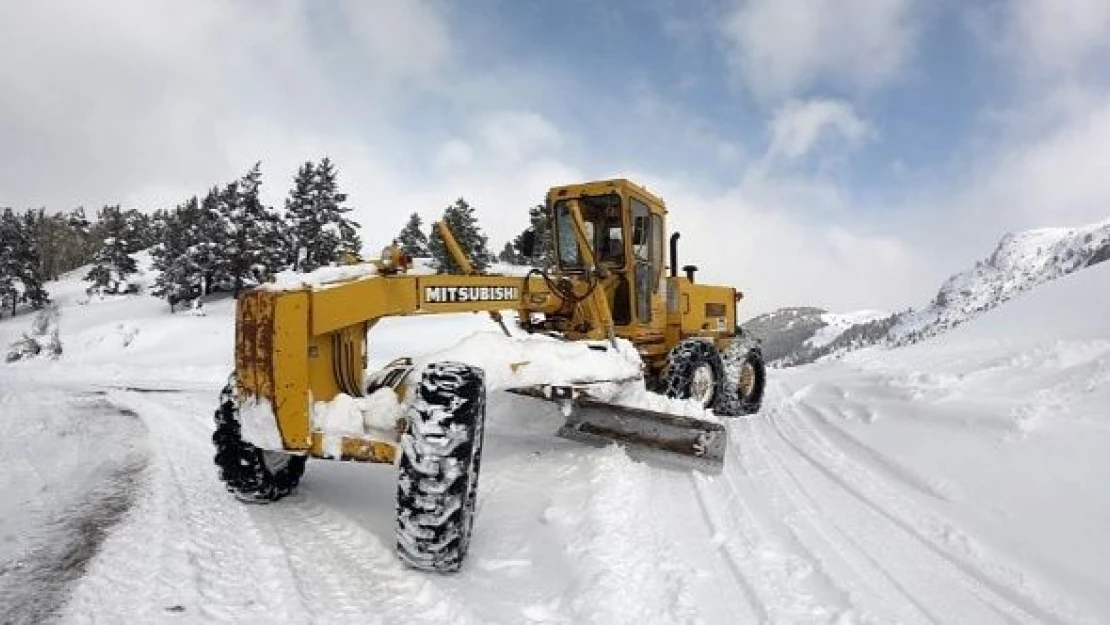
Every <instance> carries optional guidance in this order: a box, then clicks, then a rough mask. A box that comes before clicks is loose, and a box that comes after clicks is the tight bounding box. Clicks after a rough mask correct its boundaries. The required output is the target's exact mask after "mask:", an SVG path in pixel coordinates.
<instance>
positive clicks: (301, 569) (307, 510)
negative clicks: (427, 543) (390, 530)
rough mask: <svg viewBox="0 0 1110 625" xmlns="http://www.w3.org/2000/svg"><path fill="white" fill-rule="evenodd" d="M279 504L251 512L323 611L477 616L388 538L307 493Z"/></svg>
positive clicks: (426, 618)
mask: <svg viewBox="0 0 1110 625" xmlns="http://www.w3.org/2000/svg"><path fill="white" fill-rule="evenodd" d="M282 504H289V505H282ZM282 504H278V505H267V506H259V507H257V508H256V509H255V510H254V511H253V513H254V516H255V517H256V518H261V519H264V520H265V523H266V524H267V525H269V526H271V527H272V528H273V530H274V531H275V532H276V533H277V535H278V536H279V539H280V544H281V546H282V548H283V549H284V550H285V553H286V554H287V556H288V558H289V562H290V564H291V566H292V569H293V572H294V574H295V575H296V577H297V579H298V580H299V583H298V588H299V589H301V591H302V592H303V593H304V594H305V595H306V596H310V597H312V598H313V601H312V602H311V604H312V605H317V606H319V605H324V606H329V608H330V610H331V611H332V612H331V613H329V615H328V619H334V618H337V617H343V618H351V619H365V618H367V616H368V615H373V616H375V617H377V619H378V620H379V622H382V623H399V624H403V623H447V622H450V623H460V624H463V625H465V624H468V623H478V622H480V621H479V619H477V618H476V617H475V616H474V615H473V614H472V613H471V611H470V609H469V608H468V607H467V606H465V605H464V604H462V603H460V602H459V601H457V600H456V599H455V598H454V597H452V596H451V595H450V594H449V593H447V592H445V591H443V590H442V589H440V588H439V584H438V581H439V579H440V578H439V577H438V576H436V575H433V574H428V573H421V572H417V571H414V570H412V569H410V568H408V567H406V566H405V565H404V564H402V563H401V562H400V561H399V560H398V559H397V557H396V556H395V555H394V553H393V549H392V546H388V547H387V546H386V545H385V544H383V543H382V541H381V539H379V538H378V537H377V536H376V535H374V534H372V533H371V532H369V531H367V530H365V529H363V528H362V527H361V526H359V525H358V524H357V523H356V522H354V521H353V520H351V519H348V518H345V517H344V516H343V515H341V514H338V513H335V512H333V511H331V510H328V509H327V508H326V507H325V506H322V505H320V504H318V503H316V502H314V501H312V500H311V498H310V497H309V496H307V495H294V496H292V497H290V498H289V499H287V500H283V501H282ZM306 537H310V538H311V539H312V540H305V539H306ZM336 611H338V614H335V612H336Z"/></svg>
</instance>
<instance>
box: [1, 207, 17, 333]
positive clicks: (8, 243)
mask: <svg viewBox="0 0 1110 625" xmlns="http://www.w3.org/2000/svg"><path fill="white" fill-rule="evenodd" d="M19 239H20V234H19V220H18V218H16V216H15V213H14V212H12V209H10V208H5V209H4V212H3V213H0V314H3V312H4V311H5V310H8V309H11V313H12V314H13V315H14V314H15V306H16V304H17V303H18V302H19V289H18V287H17V280H18V277H19V274H20V268H19V261H18V248H19Z"/></svg>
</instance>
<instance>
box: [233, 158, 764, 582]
mask: <svg viewBox="0 0 1110 625" xmlns="http://www.w3.org/2000/svg"><path fill="white" fill-rule="evenodd" d="M547 209H548V219H549V222H548V226H549V228H548V231H549V232H550V237H549V243H548V245H550V246H551V251H553V257H554V264H553V266H551V267H545V268H536V269H533V270H532V271H531V272H530V273H528V274H527V275H526V276H524V277H520V276H506V275H491V274H483V273H479V272H476V271H475V270H474V269H473V265H472V263H471V262H470V259H468V258H467V257H466V254H465V253H464V252H463V250H462V249H461V247H460V246H459V245H458V243H457V241H456V240H455V237H454V236H453V233H452V232H451V231H450V229H449V228H448V227H447V226H446V225H445V224H443V223H438V224H436V227H437V228H438V230H439V233H440V235H441V236H442V238H443V240H444V243H445V246H446V248H447V250H448V252H449V254H450V256H451V258H452V261H453V264H454V265H455V266H456V267H457V268H458V271H457V272H455V273H448V274H443V273H440V274H425V273H420V272H415V271H413V270H412V269H411V261H410V259H407V258H406V257H405V256H404V255H403V254H401V253H400V251H399V250H397V249H396V248H387V249H386V250H385V252H384V253H383V255H382V258H381V259H380V260H377V261H374V262H373V263H365V264H362V265H354V266H349V267H344V268H327V269H326V270H321V271H319V272H317V273H316V274H310V275H307V276H304V277H303V279H302V280H299V281H294V282H293V283H288V282H285V283H282V284H268V285H262V286H260V287H258V288H255V289H253V290H252V291H250V292H248V293H246V294H244V295H243V296H241V298H240V300H239V302H238V305H237V317H236V346H235V373H234V375H233V376H232V379H231V381H230V382H229V385H228V387H227V388H225V390H224V393H223V397H222V402H221V405H220V408H219V409H218V410H217V412H216V425H217V427H216V432H215V434H214V435H213V440H214V442H215V445H216V451H217V453H216V463H217V465H218V467H219V470H220V477H221V479H222V480H223V481H224V482H225V484H226V486H227V488H228V489H229V490H230V491H231V492H233V493H235V494H236V495H237V496H239V497H240V498H244V499H249V500H254V501H274V500H277V499H280V498H282V497H284V496H285V495H287V494H289V493H290V492H292V490H293V489H294V488H295V487H296V485H297V483H298V482H299V480H300V478H301V475H302V473H303V471H304V467H305V461H306V459H307V458H308V457H313V458H323V459H337V460H354V461H362V462H371V463H385V464H394V465H396V466H397V468H398V473H399V475H398V491H397V532H396V536H397V551H398V555H399V556H400V557H401V558H402V559H403V560H404V561H405V562H407V563H408V564H410V565H412V566H414V567H416V568H420V569H425V570H433V571H453V570H457V569H458V568H459V567H460V566H461V564H462V561H463V559H464V558H465V556H466V552H467V549H468V546H469V540H470V530H471V526H472V522H473V514H474V503H475V498H476V493H477V483H478V470H479V467H480V458H481V452H482V446H483V430H484V425H483V424H484V416H485V402H486V389H485V375H484V372H483V371H482V369H480V368H479V367H476V366H474V365H472V364H468V363H463V362H431V363H428V364H426V365H425V366H422V367H418V366H416V365H415V364H414V361H413V360H411V359H399V360H397V361H394V362H393V363H390V364H389V365H388V366H386V367H385V368H384V369H382V370H381V371H378V372H374V373H367V372H366V371H365V369H366V362H367V349H368V342H367V332H368V331H369V330H370V329H371V328H372V327H373V326H374V325H375V324H376V323H377V322H378V321H380V320H381V319H383V318H386V317H393V316H405V315H427V314H442V313H458V312H484V313H488V314H490V315H491V316H492V317H493V318H494V319H495V320H496V321H497V322H498V323H499V324H501V327H502V328H503V329H504V330H505V332H506V334H511V333H510V332H509V331H508V328H507V326H506V325H505V318H504V317H502V313H503V312H505V311H512V312H514V313H515V318H516V325H517V326H518V328H519V329H520V330H522V331H523V332H524V333H530V334H540V333H542V334H545V335H550V336H554V337H557V338H558V339H559V340H560V341H564V342H569V343H575V344H579V345H581V346H582V348H583V349H584V350H587V351H590V352H598V351H601V352H605V351H612V352H619V351H620V347H621V345H622V344H623V343H622V342H624V341H627V342H628V343H630V344H631V346H633V347H634V348H635V352H636V354H637V355H638V358H639V362H640V363H642V364H640V366H639V368H638V370H634V371H632V372H631V374H630V375H625V376H623V377H621V378H619V379H606V378H603V377H602V378H599V377H598V376H597V375H592V374H591V373H590V372H588V371H585V372H583V374H582V376H581V378H580V379H573V380H566V379H560V380H551V381H544V380H541V381H535V380H532V381H531V382H530V383H528V384H526V385H521V386H519V387H513V388H509V389H506V390H509V391H511V392H514V393H517V394H520V395H526V396H531V397H535V398H537V399H541V400H546V401H553V402H556V403H557V404H559V406H560V408H561V409H562V412H563V414H564V415H565V417H566V422H565V424H564V425H563V426H562V427H561V428H560V430H559V432H558V434H559V435H560V436H563V437H566V438H570V439H574V440H579V441H584V442H587V443H594V444H612V443H616V444H619V445H622V446H624V447H625V448H626V449H628V450H630V451H632V452H634V453H638V454H641V455H642V454H644V453H650V454H652V455H654V456H655V457H659V458H663V459H669V460H671V461H678V462H680V463H684V464H688V465H692V466H693V467H694V468H696V469H700V470H706V471H711V472H712V471H719V470H720V467H721V464H722V463H723V460H724V453H725V448H726V444H727V431H726V429H725V427H724V425H723V424H722V422H721V421H720V420H719V418H718V417H730V416H737V415H743V414H751V413H754V412H756V411H758V409H759V407H760V404H761V402H762V396H763V386H764V377H765V370H764V366H763V361H762V357H761V354H760V351H759V348H758V346H756V345H751V344H749V343H747V342H746V341H744V340H743V339H742V337H740V336H739V331H738V328H737V324H736V320H737V317H736V305H737V302H738V301H739V300H740V299H741V294H740V293H739V292H738V291H736V290H735V289H733V288H731V287H724V286H709V285H702V284H697V283H696V281H695V273H696V268H695V267H693V266H686V267H684V268H683V273H684V275H679V272H678V238H679V237H678V234H677V233H675V234H672V235H671V236H670V238H668V237H667V232H666V218H667V210H666V207H665V205H664V203H663V201H662V200H661V199H660V198H658V197H656V196H655V195H653V194H652V193H650V192H648V191H647V190H646V189H644V188H643V187H641V186H639V185H636V184H634V183H632V182H630V181H627V180H605V181H599V182H589V183H584V184H575V185H569V186H562V187H555V188H553V189H551V190H550V191H549V193H548V195H547ZM526 244H527V243H526ZM668 266H669V272H668V271H667V268H668ZM514 366H515V365H514ZM624 386H637V387H639V388H642V389H645V390H650V391H653V392H655V393H657V394H658V395H661V396H664V397H666V398H672V399H675V400H686V401H685V402H684V408H683V410H678V411H660V410H658V409H657V406H658V405H659V402H651V403H650V405H635V404H632V405H629V404H628V403H627V402H623V403H621V402H613V401H610V399H611V398H612V397H613V396H614V393H613V389H614V388H617V389H620V388H621V387H624ZM599 389H605V392H604V393H601V392H599ZM690 404H693V405H694V406H695V407H697V408H698V409H703V410H704V411H705V412H704V414H694V415H691V414H690V410H689V409H688V407H689V405H690ZM663 405H667V404H666V402H663ZM337 414H339V420H340V421H343V422H345V423H351V422H354V423H356V424H358V425H359V426H360V427H347V428H344V429H342V431H339V432H337V431H336V430H335V428H334V427H331V426H333V425H334V423H335V422H336V420H337V417H336V415H337ZM352 416H353V417H354V419H353V421H352V419H351V417H352Z"/></svg>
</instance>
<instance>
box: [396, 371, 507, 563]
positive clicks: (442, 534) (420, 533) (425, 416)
mask: <svg viewBox="0 0 1110 625" xmlns="http://www.w3.org/2000/svg"><path fill="white" fill-rule="evenodd" d="M485 416H486V388H485V374H484V373H483V372H482V370H481V369H479V368H476V367H472V366H469V365H465V364H462V363H457V362H439V363H433V364H431V365H428V367H427V369H425V371H424V374H423V377H422V378H421V381H420V384H419V385H418V386H417V388H416V390H415V396H414V401H413V403H412V406H411V408H410V409H409V411H408V414H407V418H406V421H407V425H406V430H405V434H404V435H403V437H402V439H401V460H400V463H399V475H398V480H397V553H398V555H399V556H400V558H401V560H402V561H404V562H405V563H406V564H408V565H410V566H412V567H414V568H417V569H421V570H424V571H435V572H451V571H457V570H458V569H459V568H460V567H461V566H462V563H463V560H464V559H465V558H466V553H467V550H468V549H469V547H470V534H471V530H472V528H473V525H474V504H475V499H476V495H477V492H478V473H479V470H480V468H481V460H482V437H483V433H484V430H485Z"/></svg>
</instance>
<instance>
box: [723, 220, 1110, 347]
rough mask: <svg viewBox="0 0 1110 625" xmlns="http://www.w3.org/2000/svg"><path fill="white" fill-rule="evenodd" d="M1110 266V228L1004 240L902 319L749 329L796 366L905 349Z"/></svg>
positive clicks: (762, 320) (793, 320)
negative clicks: (1041, 288) (1036, 291)
mask: <svg viewBox="0 0 1110 625" xmlns="http://www.w3.org/2000/svg"><path fill="white" fill-rule="evenodd" d="M1106 260H1110V220H1107V221H1102V222H1099V223H1095V224H1091V225H1088V226H1083V227H1080V228H1044V229H1038V230H1028V231H1025V232H1018V233H1011V234H1007V235H1006V236H1004V237H1002V240H1001V241H999V243H998V245H997V247H996V248H995V250H994V252H993V253H992V254H991V255H990V256H988V257H987V258H985V259H983V260H980V261H979V262H977V263H976V264H975V266H974V267H972V268H971V269H968V270H967V271H963V272H960V273H957V274H955V275H953V276H951V277H950V278H949V279H948V280H946V281H945V282H944V284H943V285H941V288H940V290H939V291H938V292H937V295H936V297H934V298H933V301H931V302H930V303H929V304H927V305H925V306H923V307H921V308H917V309H912V310H908V311H905V312H902V313H898V314H896V315H889V316H888V315H885V314H882V313H877V312H872V311H860V312H856V313H847V314H842V315H836V314H831V313H828V312H827V311H824V310H821V309H818V308H786V309H782V310H778V311H774V312H771V313H767V314H765V315H761V316H760V317H757V318H755V319H752V320H749V321H747V322H745V324H744V327H745V328H746V329H748V330H750V331H751V332H752V334H754V335H755V336H757V337H759V338H761V339H762V340H763V341H764V342H765V344H766V345H767V352H768V361H769V362H771V363H772V364H779V365H784V366H791V365H796V364H804V363H809V362H813V361H815V360H817V359H819V358H822V357H824V356H828V355H830V354H842V353H845V352H848V351H851V350H854V349H859V348H861V347H866V346H869V345H887V346H900V345H909V344H912V343H915V342H917V341H919V340H921V339H924V338H927V337H930V336H934V335H937V334H941V333H943V332H945V331H947V330H949V329H951V328H954V327H956V326H959V325H960V324H962V323H966V322H967V321H969V320H971V319H974V318H975V317H976V316H978V315H980V314H982V313H984V312H986V311H988V310H991V309H993V308H995V307H996V306H998V305H1000V304H1002V303H1003V302H1006V301H1007V300H1009V299H1010V298H1012V297H1014V296H1015V295H1017V294H1019V293H1022V292H1024V291H1027V290H1029V289H1032V288H1034V287H1037V286H1038V285H1041V284H1044V283H1045V282H1048V281H1051V280H1055V279H1057V278H1059V277H1061V276H1065V275H1068V274H1070V273H1072V272H1074V271H1078V270H1081V269H1084V268H1086V267H1091V266H1094V265H1097V264H1099V263H1102V262H1103V261H1106Z"/></svg>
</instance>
